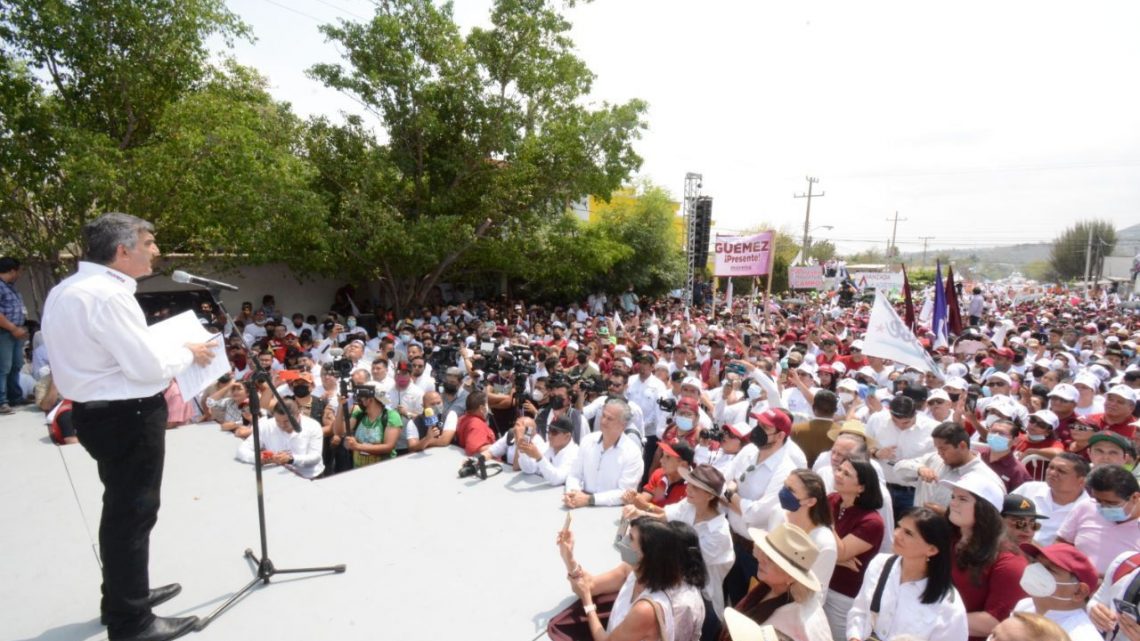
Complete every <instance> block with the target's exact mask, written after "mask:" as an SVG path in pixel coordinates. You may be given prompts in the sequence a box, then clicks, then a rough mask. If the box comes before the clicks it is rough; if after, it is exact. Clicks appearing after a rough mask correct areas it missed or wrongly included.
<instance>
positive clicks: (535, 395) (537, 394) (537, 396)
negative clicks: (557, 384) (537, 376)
mask: <svg viewBox="0 0 1140 641" xmlns="http://www.w3.org/2000/svg"><path fill="white" fill-rule="evenodd" d="M530 397H531V398H532V399H534V402H535V403H541V402H542V399H544V398H546V392H543V391H542V390H540V389H536V390H534V391H533V392H531V393H530Z"/></svg>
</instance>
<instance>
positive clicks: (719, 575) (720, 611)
mask: <svg viewBox="0 0 1140 641" xmlns="http://www.w3.org/2000/svg"><path fill="white" fill-rule="evenodd" d="M665 518H666V519H667V520H669V521H680V522H682V523H688V524H689V525H691V526H693V529H694V530H696V532H697V539H699V540H700V542H701V558H702V559H704V562H705V568H707V569H708V581H707V582H706V583H705V587H704V590H703V593H704V595H705V598H707V599H708V600H709V601H711V602H712V604H713V607H714V608H716V611H717V612H716V616H717V617H718V618H720V619H721V620H724V589H723V588H724V586H723V585H722V584H723V583H724V577H725V576H727V575H728V571H729V570H730V569H732V564H733V563H735V562H736V551H735V550H733V549H732V529H731V528H730V527H729V525H728V519H727V518H726V517H725V516H724V514H717V515H716V516H714V517H713V518H711V519H708V520H707V521H701V522H700V523H696V519H697V508H696V506H694V505H693V504H692V503H690V502H689V501H688V500H681V501H680V502H677V503H672V504H670V505H666V506H665Z"/></svg>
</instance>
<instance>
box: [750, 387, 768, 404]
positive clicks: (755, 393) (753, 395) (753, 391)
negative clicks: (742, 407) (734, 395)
mask: <svg viewBox="0 0 1140 641" xmlns="http://www.w3.org/2000/svg"><path fill="white" fill-rule="evenodd" d="M763 392H764V390H762V389H760V386H759V385H756V384H752V385H749V386H748V398H749V399H750V400H753V401H754V400H756V399H758V398H760V394H762V393H763Z"/></svg>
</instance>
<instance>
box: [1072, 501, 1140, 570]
mask: <svg viewBox="0 0 1140 641" xmlns="http://www.w3.org/2000/svg"><path fill="white" fill-rule="evenodd" d="M1057 538H1059V539H1064V540H1066V541H1068V542H1070V543H1072V544H1073V545H1075V546H1076V548H1077V549H1078V550H1080V551H1081V552H1084V553H1085V555H1086V556H1088V557H1089V560H1090V561H1092V564H1093V565H1094V566H1096V572H1097V574H1099V575H1101V576H1104V573H1105V570H1107V569H1108V566H1109V564H1110V563H1112V560H1113V559H1115V558H1116V557H1118V556H1120V555H1121V554H1123V553H1124V552H1128V551H1137V552H1140V520H1137V519H1133V520H1131V521H1125V522H1124V523H1112V522H1110V521H1108V520H1106V519H1105V518H1104V517H1103V516H1101V515H1100V514H1099V513H1098V512H1097V511H1096V501H1089V502H1088V503H1082V504H1080V505H1078V506H1077V507H1075V508H1073V511H1072V512H1069V516H1068V517H1066V518H1065V522H1064V523H1062V524H1061V529H1060V530H1058V531H1057Z"/></svg>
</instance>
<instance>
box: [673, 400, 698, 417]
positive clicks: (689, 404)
mask: <svg viewBox="0 0 1140 641" xmlns="http://www.w3.org/2000/svg"><path fill="white" fill-rule="evenodd" d="M677 409H679V410H689V411H690V412H692V413H694V414H696V413H697V409H698V406H697V399H695V398H691V397H688V396H686V397H684V398H682V399H681V400H679V401H677Z"/></svg>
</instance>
